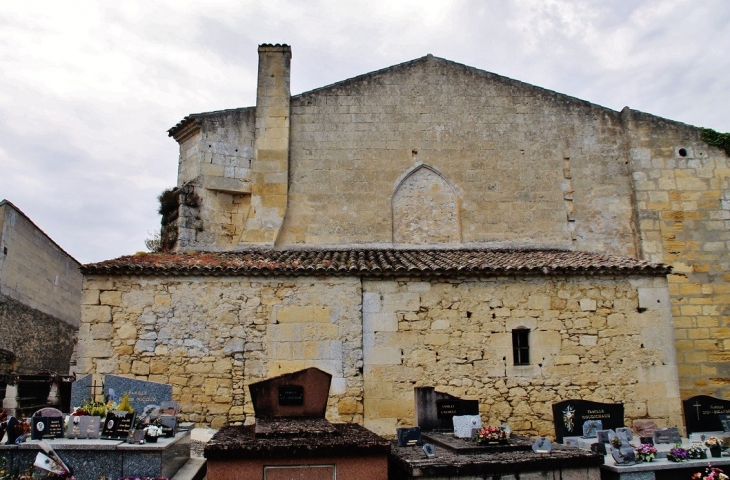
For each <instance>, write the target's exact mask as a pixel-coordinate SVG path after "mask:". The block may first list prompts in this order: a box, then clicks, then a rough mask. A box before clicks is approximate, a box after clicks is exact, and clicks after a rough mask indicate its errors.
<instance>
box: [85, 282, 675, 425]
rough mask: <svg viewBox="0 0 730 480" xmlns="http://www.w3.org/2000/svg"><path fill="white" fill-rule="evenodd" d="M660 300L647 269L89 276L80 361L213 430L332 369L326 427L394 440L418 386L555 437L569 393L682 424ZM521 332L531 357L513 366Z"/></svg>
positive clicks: (409, 419)
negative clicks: (150, 392)
mask: <svg viewBox="0 0 730 480" xmlns="http://www.w3.org/2000/svg"><path fill="white" fill-rule="evenodd" d="M662 295H664V296H663V297H662ZM642 296H643V297H645V298H651V299H652V301H650V302H646V301H644V302H643V304H642V303H641V301H640V298H641V297H642ZM664 297H666V280H665V279H663V278H646V277H631V278H625V277H618V278H615V277H611V278H607V277H606V278H604V277H596V278H583V277H576V278H550V277H539V278H538V277H534V278H496V279H488V278H485V279H480V280H465V279H461V280H450V281H443V280H425V281H424V280H418V279H408V278H404V279H394V280H388V279H384V280H361V279H359V278H352V277H348V278H340V277H336V278H335V277H323V278H315V277H310V278H300V277H296V278H268V277H267V278H259V277H182V276H178V277H175V276H172V277H160V278H153V277H129V276H113V277H106V278H105V277H101V276H87V277H86V278H85V286H84V298H83V315H82V324H81V328H80V332H79V336H80V339H81V340H80V342H79V347H78V357H79V359H78V362H79V364H78V367H79V370H80V372H81V373H87V372H88V373H92V372H93V373H115V374H122V375H127V376H131V377H136V378H140V379H145V380H152V381H159V382H169V383H171V384H172V385H173V396H174V398H175V399H176V400H178V401H180V402H181V407H182V413H183V418H184V419H186V420H191V421H195V422H198V423H199V424H205V425H212V426H213V427H219V426H221V425H223V424H225V423H226V422H251V421H252V420H253V419H252V416H253V410H252V406H251V402H250V398H249V395H248V391H247V388H246V387H247V385H248V384H249V383H251V382H256V381H259V380H261V379H264V378H268V377H271V376H275V375H278V374H282V373H287V372H292V371H296V370H299V369H302V368H306V367H309V366H316V367H319V368H321V369H323V370H325V371H327V372H329V373H331V374H332V375H333V383H332V389H331V392H330V401H329V405H328V411H327V417H328V418H329V419H330V420H334V421H354V422H358V423H364V424H365V426H367V427H368V428H371V429H372V430H374V431H375V432H378V433H382V434H386V435H392V434H393V433H394V430H393V429H394V428H395V427H396V426H399V425H412V424H413V421H414V418H413V417H414V413H413V387H414V386H422V385H434V386H436V388H437V389H439V390H440V391H446V392H448V393H452V394H454V395H460V396H464V397H467V398H476V399H479V401H480V405H481V408H482V414H483V417H484V419H485V421H488V422H491V423H493V422H496V421H508V422H509V423H510V424H512V425H513V428H515V430H516V431H518V432H521V433H530V434H546V435H552V434H553V432H552V419H551V411H550V405H551V403H552V402H555V401H559V400H563V399H566V398H586V399H591V400H596V401H621V402H624V403H626V414H627V418H628V419H629V420H630V419H634V418H653V419H656V420H657V421H658V423H660V424H665V425H681V424H682V422H681V417H680V406H679V390H678V385H677V373H676V362H675V355H674V348H673V333H672V324H671V316H670V313H669V310H668V306H667V304H668V302H666V301H660V302H656V301H653V300H654V299H655V298H658V299H661V298H664ZM520 326H524V327H528V328H529V329H530V331H531V333H530V335H531V337H530V346H531V359H532V363H531V365H529V366H519V367H515V366H513V365H512V352H511V330H512V329H513V328H516V327H520Z"/></svg>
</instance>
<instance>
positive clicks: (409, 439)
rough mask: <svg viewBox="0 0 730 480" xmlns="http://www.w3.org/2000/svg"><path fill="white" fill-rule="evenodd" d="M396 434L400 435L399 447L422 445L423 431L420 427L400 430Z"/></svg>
mask: <svg viewBox="0 0 730 480" xmlns="http://www.w3.org/2000/svg"><path fill="white" fill-rule="evenodd" d="M396 433H397V434H398V445H399V446H401V447H408V446H413V445H420V444H421V429H420V428H418V427H413V428H398V429H396Z"/></svg>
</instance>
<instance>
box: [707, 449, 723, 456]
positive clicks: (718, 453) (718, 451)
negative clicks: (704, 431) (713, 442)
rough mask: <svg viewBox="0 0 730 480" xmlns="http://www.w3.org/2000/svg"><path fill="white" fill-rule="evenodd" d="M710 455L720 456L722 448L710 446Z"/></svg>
mask: <svg viewBox="0 0 730 480" xmlns="http://www.w3.org/2000/svg"><path fill="white" fill-rule="evenodd" d="M710 455H711V456H712V458H720V457H721V456H722V449H721V448H720V447H710Z"/></svg>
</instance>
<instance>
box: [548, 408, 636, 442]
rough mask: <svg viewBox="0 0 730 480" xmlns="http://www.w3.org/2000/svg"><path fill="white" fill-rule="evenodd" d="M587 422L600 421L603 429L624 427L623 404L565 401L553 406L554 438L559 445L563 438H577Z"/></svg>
mask: <svg viewBox="0 0 730 480" xmlns="http://www.w3.org/2000/svg"><path fill="white" fill-rule="evenodd" d="M588 420H600V421H601V424H602V428H603V429H616V428H621V427H623V426H624V405H623V403H600V402H591V401H589V400H565V401H562V402H558V403H554V404H553V422H554V425H555V437H556V439H557V441H558V442H559V443H562V442H563V437H572V436H578V435H580V434H581V433H582V431H581V430H582V428H581V427H582V426H583V424H584V423H585V422H586V421H588Z"/></svg>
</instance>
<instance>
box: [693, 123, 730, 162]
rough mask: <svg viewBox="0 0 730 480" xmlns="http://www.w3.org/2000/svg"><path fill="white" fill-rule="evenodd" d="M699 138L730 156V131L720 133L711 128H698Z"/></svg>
mask: <svg viewBox="0 0 730 480" xmlns="http://www.w3.org/2000/svg"><path fill="white" fill-rule="evenodd" d="M700 138H701V139H702V141H703V142H705V143H706V144H708V145H712V146H713V147H717V148H719V149H721V150H724V151H725V154H726V155H727V156H728V157H730V133H720V132H717V131H715V130H713V129H711V128H700Z"/></svg>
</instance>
